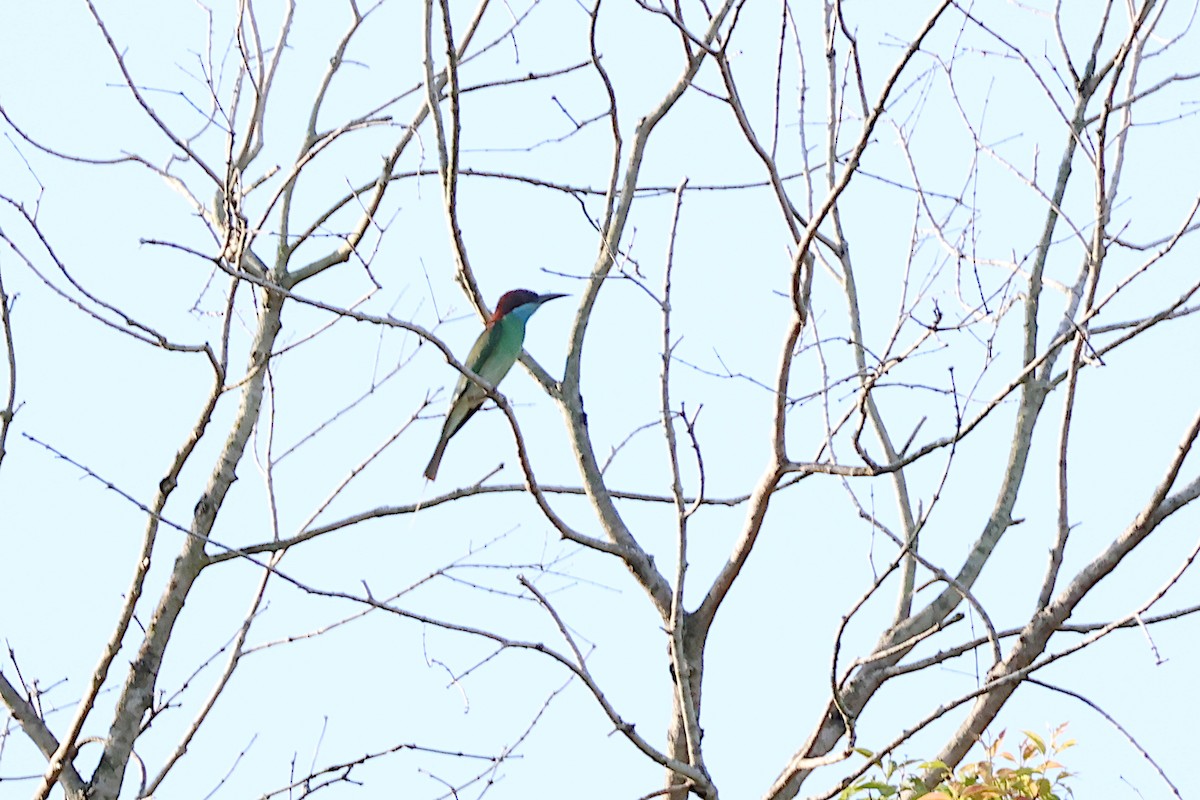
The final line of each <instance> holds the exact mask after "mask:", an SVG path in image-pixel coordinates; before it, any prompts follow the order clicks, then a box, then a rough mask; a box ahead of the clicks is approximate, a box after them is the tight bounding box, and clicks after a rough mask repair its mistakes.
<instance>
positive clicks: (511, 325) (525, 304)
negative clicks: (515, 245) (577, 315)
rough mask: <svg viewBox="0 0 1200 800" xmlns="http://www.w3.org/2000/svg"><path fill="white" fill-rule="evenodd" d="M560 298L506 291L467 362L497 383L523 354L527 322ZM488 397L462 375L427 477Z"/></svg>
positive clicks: (483, 375) (426, 469) (519, 291)
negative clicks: (544, 306) (547, 303)
mask: <svg viewBox="0 0 1200 800" xmlns="http://www.w3.org/2000/svg"><path fill="white" fill-rule="evenodd" d="M558 297H566V295H565V294H537V293H536V292H531V291H529V290H528V289H513V290H512V291H511V292H506V293H505V294H504V295H503V296H502V297H501V298H500V302H498V303H497V304H496V311H495V313H493V314H492V316H491V319H489V320H488V322H487V327H486V328H484V329H483V333H481V334H479V338H478V339H476V340H475V346H474V347H472V348H471V352H470V353H468V354H467V358H466V360H465V361H463V365H464V366H466V367H467V368H468V369H470V370H471V371H472V372H474V373H475V374H476V375H478V376H479V377H481V378H483V379H484V380H485V381H487V382H488V383H490V384H491V385H492V386H497V385H498V384H499V383H500V381H501V380H503V378H504V376H505V375H507V374H508V371H509V370H510V369H512V365H513V364H515V363H517V358H518V357H520V355H521V346H522V345H523V344H524V343H525V323H526V322H528V321H529V318H530V317H532V316H533V312H535V311H537V310H538V309H539V308H541V306H542V303H545V302H546V301H547V300H554V299H555V298H558ZM486 399H487V392H485V391H484V389H483V387H482V386H480V385H479V384H477V383H475V381H473V380H471V379H470V378H468V377H467V376H466V375H461V376H459V378H458V386H456V387H455V388H454V396H453V397H451V398H450V410H449V411H447V412H446V422H445V424H444V425H442V434H441V436H439V437H438V442H437V447H435V448H434V449H433V457H432V458H430V459H429V465H428V466H427V467H425V477H426V478H428V479H429V480H433V479H434V478H436V477H437V473H438V467H439V466H440V465H441V463H442V455H443V454H445V452H446V445H447V444H448V443H449V441H450V439H451V438H452V437H453V436H454V434H456V433H458V431H459V430H460V429H461V428H462V426H463V425H465V424H466V423H467V420H469V419H470V418H471V417H472V416H474V414H475V412H476V411H478V410H479V407H480V406H482V405H483V401H484V400H486Z"/></svg>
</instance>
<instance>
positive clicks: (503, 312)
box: [488, 289, 566, 326]
mask: <svg viewBox="0 0 1200 800" xmlns="http://www.w3.org/2000/svg"><path fill="white" fill-rule="evenodd" d="M559 297H566V295H565V294H557V293H553V292H552V293H550V294H538V293H537V292H531V291H529V290H528V289H513V290H512V291H511V292H505V293H504V294H503V295H501V297H500V301H499V302H498V303H496V310H495V311H494V312H493V313H492V318H491V319H490V320H488V325H489V326H491V325H495V324H496V323H497V322H499V321H500V320H502V319H504V317H506V316H508V315H509V314H516V315H518V316H520V317H521V318H522V319H525V320H528V319H529V317H530V316H531V315H532V314H533V312H534V311H537V310H538V308H540V307H541V305H542V303H545V302H546V301H547V300H554V299H556V298H559Z"/></svg>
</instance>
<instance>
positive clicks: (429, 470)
mask: <svg viewBox="0 0 1200 800" xmlns="http://www.w3.org/2000/svg"><path fill="white" fill-rule="evenodd" d="M449 442H450V439H448V438H445V437H443V438H440V439H438V443H437V447H435V448H433V455H432V456H431V457H430V458H429V463H428V464H426V465H425V477H426V478H427V479H428V480H434V479H435V478H437V474H438V467H440V466H441V465H442V455H443V454H444V453H445V452H446V445H447V444H449Z"/></svg>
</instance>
